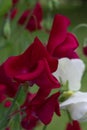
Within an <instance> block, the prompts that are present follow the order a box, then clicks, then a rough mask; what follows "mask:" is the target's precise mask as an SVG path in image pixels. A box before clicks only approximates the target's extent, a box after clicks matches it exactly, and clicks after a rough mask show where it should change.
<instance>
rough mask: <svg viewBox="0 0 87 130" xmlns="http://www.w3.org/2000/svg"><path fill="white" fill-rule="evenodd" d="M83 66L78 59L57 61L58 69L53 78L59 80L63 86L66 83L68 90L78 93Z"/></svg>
mask: <svg viewBox="0 0 87 130" xmlns="http://www.w3.org/2000/svg"><path fill="white" fill-rule="evenodd" d="M84 69H85V65H84V63H83V61H82V60H80V59H68V58H61V59H59V64H58V69H57V70H56V71H55V72H54V76H55V77H56V78H58V79H59V80H60V79H61V81H62V83H63V84H66V82H67V81H68V89H69V90H71V91H78V90H79V89H80V87H81V79H82V76H83V72H84Z"/></svg>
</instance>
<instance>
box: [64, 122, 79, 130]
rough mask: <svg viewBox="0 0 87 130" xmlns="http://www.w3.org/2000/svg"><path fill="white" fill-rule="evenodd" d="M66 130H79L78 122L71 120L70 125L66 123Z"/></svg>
mask: <svg viewBox="0 0 87 130" xmlns="http://www.w3.org/2000/svg"><path fill="white" fill-rule="evenodd" d="M66 130H81V128H80V124H79V122H78V121H76V120H73V121H72V123H68V124H67V126H66Z"/></svg>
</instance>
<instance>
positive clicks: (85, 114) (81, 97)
mask: <svg viewBox="0 0 87 130" xmlns="http://www.w3.org/2000/svg"><path fill="white" fill-rule="evenodd" d="M60 108H61V109H65V110H68V111H69V113H70V115H71V118H72V119H73V120H78V121H80V122H83V121H87V92H80V91H78V92H76V93H74V94H73V95H72V96H71V97H70V98H68V99H67V100H66V101H64V102H62V103H61V104H60Z"/></svg>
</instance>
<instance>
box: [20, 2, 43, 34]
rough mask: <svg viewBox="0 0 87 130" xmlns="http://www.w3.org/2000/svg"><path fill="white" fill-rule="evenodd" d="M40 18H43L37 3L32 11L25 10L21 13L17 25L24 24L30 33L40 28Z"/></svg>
mask: <svg viewBox="0 0 87 130" xmlns="http://www.w3.org/2000/svg"><path fill="white" fill-rule="evenodd" d="M42 17H43V12H42V7H41V5H40V4H39V3H37V4H36V5H35V8H34V9H33V11H32V10H25V11H24V12H23V14H22V16H21V17H20V19H19V21H18V23H19V24H20V25H24V24H25V28H26V29H27V30H29V31H31V32H32V31H35V30H37V29H41V28H42V27H41V21H42ZM26 22H27V23H26Z"/></svg>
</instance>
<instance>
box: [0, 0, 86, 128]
mask: <svg viewBox="0 0 87 130" xmlns="http://www.w3.org/2000/svg"><path fill="white" fill-rule="evenodd" d="M7 2H8V1H7ZM35 2H36V0H34V1H31V0H21V2H20V4H18V5H17V6H18V8H19V9H20V11H19V13H18V14H17V16H16V17H15V19H14V20H12V21H11V22H10V30H11V34H10V37H9V38H6V37H5V36H4V35H3V28H4V26H5V23H4V18H3V17H2V16H0V63H2V62H4V61H5V60H6V58H7V57H8V56H11V55H17V54H20V53H21V52H23V51H24V50H25V49H26V48H27V47H28V46H29V44H31V43H32V41H33V39H34V37H36V36H38V37H39V38H40V40H41V41H42V42H43V43H46V42H47V40H48V37H49V34H48V33H46V32H45V31H44V30H42V31H35V32H33V33H30V32H29V31H27V30H24V28H23V27H21V26H19V25H18V24H17V20H18V18H19V16H20V14H21V12H22V11H23V10H25V9H26V8H28V6H29V7H31V8H32V7H33V5H34V3H35ZM39 2H40V3H41V5H42V8H43V13H44V16H43V23H42V24H43V26H44V27H45V28H46V29H50V28H51V25H52V21H53V18H54V15H55V14H57V13H58V14H63V15H65V16H67V17H69V19H70V20H71V26H70V27H69V28H68V30H69V31H70V32H73V33H74V34H75V35H76V37H77V38H78V41H79V48H78V49H77V51H78V53H79V55H80V58H81V59H82V60H83V61H84V62H85V65H86V71H85V73H84V75H83V79H82V88H81V90H82V91H87V57H86V56H84V55H83V51H82V47H83V44H84V43H86V42H87V1H86V0H73V1H71V0H39ZM26 3H28V4H26ZM3 23H4V25H3ZM21 96H22V95H21ZM0 107H1V108H2V106H0ZM68 121H69V120H68V117H67V114H66V112H64V111H63V112H62V113H61V117H57V116H56V115H54V117H53V120H52V122H51V124H50V125H48V127H47V130H53V129H54V130H65V125H66V122H68ZM42 127H43V125H39V126H38V127H37V128H35V130H41V129H42ZM81 127H82V130H87V123H81ZM14 130H17V128H16V127H15V126H14ZM18 130H19V129H18Z"/></svg>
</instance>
